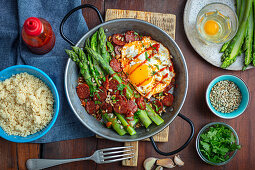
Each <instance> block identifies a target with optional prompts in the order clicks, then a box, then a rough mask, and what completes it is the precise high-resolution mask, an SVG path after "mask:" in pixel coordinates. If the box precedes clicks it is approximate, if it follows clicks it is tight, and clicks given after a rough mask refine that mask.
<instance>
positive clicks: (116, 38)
mask: <svg viewBox="0 0 255 170" xmlns="http://www.w3.org/2000/svg"><path fill="white" fill-rule="evenodd" d="M112 41H113V42H114V44H116V45H120V46H123V45H125V44H126V42H125V37H124V35H122V34H113V36H112Z"/></svg>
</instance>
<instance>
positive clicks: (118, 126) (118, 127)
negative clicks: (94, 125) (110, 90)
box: [102, 113, 126, 136]
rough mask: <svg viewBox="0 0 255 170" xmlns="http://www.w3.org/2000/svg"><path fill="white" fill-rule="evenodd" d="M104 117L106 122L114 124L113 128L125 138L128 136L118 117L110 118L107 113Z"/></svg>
mask: <svg viewBox="0 0 255 170" xmlns="http://www.w3.org/2000/svg"><path fill="white" fill-rule="evenodd" d="M102 117H103V119H104V120H105V121H107V122H111V123H112V128H113V129H114V130H115V131H116V132H117V133H118V134H119V135H120V136H123V135H125V134H126V131H125V129H124V128H123V126H122V125H121V124H119V123H118V119H117V118H116V117H110V116H109V115H108V114H107V113H104V114H102Z"/></svg>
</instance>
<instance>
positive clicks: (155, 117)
mask: <svg viewBox="0 0 255 170" xmlns="http://www.w3.org/2000/svg"><path fill="white" fill-rule="evenodd" d="M146 111H147V113H148V115H149V117H150V118H151V120H152V121H153V122H154V123H156V125H160V124H161V123H163V122H164V120H163V119H162V118H161V117H160V116H158V114H157V113H156V112H155V111H154V110H153V109H152V108H151V107H150V105H149V104H148V103H147V104H146Z"/></svg>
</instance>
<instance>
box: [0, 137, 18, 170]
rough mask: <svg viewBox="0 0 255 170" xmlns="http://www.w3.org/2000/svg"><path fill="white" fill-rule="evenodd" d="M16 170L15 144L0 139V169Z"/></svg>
mask: <svg viewBox="0 0 255 170" xmlns="http://www.w3.org/2000/svg"><path fill="white" fill-rule="evenodd" d="M17 168H18V162H17V144H16V143H13V142H8V141H6V140H4V139H2V138H0V169H11V170H12V169H13V170H14V169H17Z"/></svg>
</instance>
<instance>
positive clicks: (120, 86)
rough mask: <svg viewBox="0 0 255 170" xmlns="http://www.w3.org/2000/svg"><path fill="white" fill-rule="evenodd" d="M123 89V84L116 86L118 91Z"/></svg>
mask: <svg viewBox="0 0 255 170" xmlns="http://www.w3.org/2000/svg"><path fill="white" fill-rule="evenodd" d="M125 87H126V85H125V84H119V85H118V90H120V91H122V90H124V88H125Z"/></svg>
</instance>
